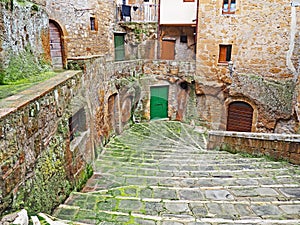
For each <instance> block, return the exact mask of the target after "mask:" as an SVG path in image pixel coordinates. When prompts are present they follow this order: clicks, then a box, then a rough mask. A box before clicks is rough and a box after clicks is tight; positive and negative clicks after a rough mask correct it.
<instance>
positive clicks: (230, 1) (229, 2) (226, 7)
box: [222, 0, 236, 14]
mask: <svg viewBox="0 0 300 225" xmlns="http://www.w3.org/2000/svg"><path fill="white" fill-rule="evenodd" d="M235 1H236V0H224V1H223V9H222V13H223V14H234V13H235V10H236V3H235Z"/></svg>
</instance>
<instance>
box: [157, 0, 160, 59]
mask: <svg viewBox="0 0 300 225" xmlns="http://www.w3.org/2000/svg"><path fill="white" fill-rule="evenodd" d="M160 3H161V0H158V16H157V44H158V45H157V53H156V58H157V59H160Z"/></svg>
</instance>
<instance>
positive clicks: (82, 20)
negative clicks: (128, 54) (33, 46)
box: [46, 0, 115, 59]
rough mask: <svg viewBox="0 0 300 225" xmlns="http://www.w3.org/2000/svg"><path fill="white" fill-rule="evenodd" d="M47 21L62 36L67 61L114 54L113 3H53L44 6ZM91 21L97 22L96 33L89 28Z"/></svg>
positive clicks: (98, 0)
mask: <svg viewBox="0 0 300 225" xmlns="http://www.w3.org/2000/svg"><path fill="white" fill-rule="evenodd" d="M46 9H47V12H48V14H49V17H50V19H53V20H54V21H56V22H57V23H58V24H59V25H60V26H61V28H62V30H63V32H64V34H63V35H64V37H63V38H64V40H65V44H66V46H65V48H66V49H67V52H66V55H67V58H69V57H77V56H91V55H107V57H108V59H111V58H112V57H113V54H114V52H113V51H114V43H113V29H112V28H113V25H114V22H115V1H111V0H104V1H103V0H102V1H100V0H93V1H80V0H76V1H52V0H47V6H46ZM90 17H94V18H95V20H96V30H91V28H90Z"/></svg>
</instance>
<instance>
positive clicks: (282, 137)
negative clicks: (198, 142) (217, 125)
mask: <svg viewBox="0 0 300 225" xmlns="http://www.w3.org/2000/svg"><path fill="white" fill-rule="evenodd" d="M208 134H209V135H213V136H224V137H232V138H246V139H258V140H267V141H287V142H300V135H298V134H274V133H251V132H235V131H216V130H212V131H209V132H208Z"/></svg>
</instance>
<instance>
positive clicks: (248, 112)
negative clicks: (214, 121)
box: [227, 102, 253, 132]
mask: <svg viewBox="0 0 300 225" xmlns="http://www.w3.org/2000/svg"><path fill="white" fill-rule="evenodd" d="M252 118H253V108H252V107H251V105H249V104H248V103H245V102H232V103H231V104H230V105H229V107H228V117H227V131H241V132H251V129H252Z"/></svg>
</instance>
